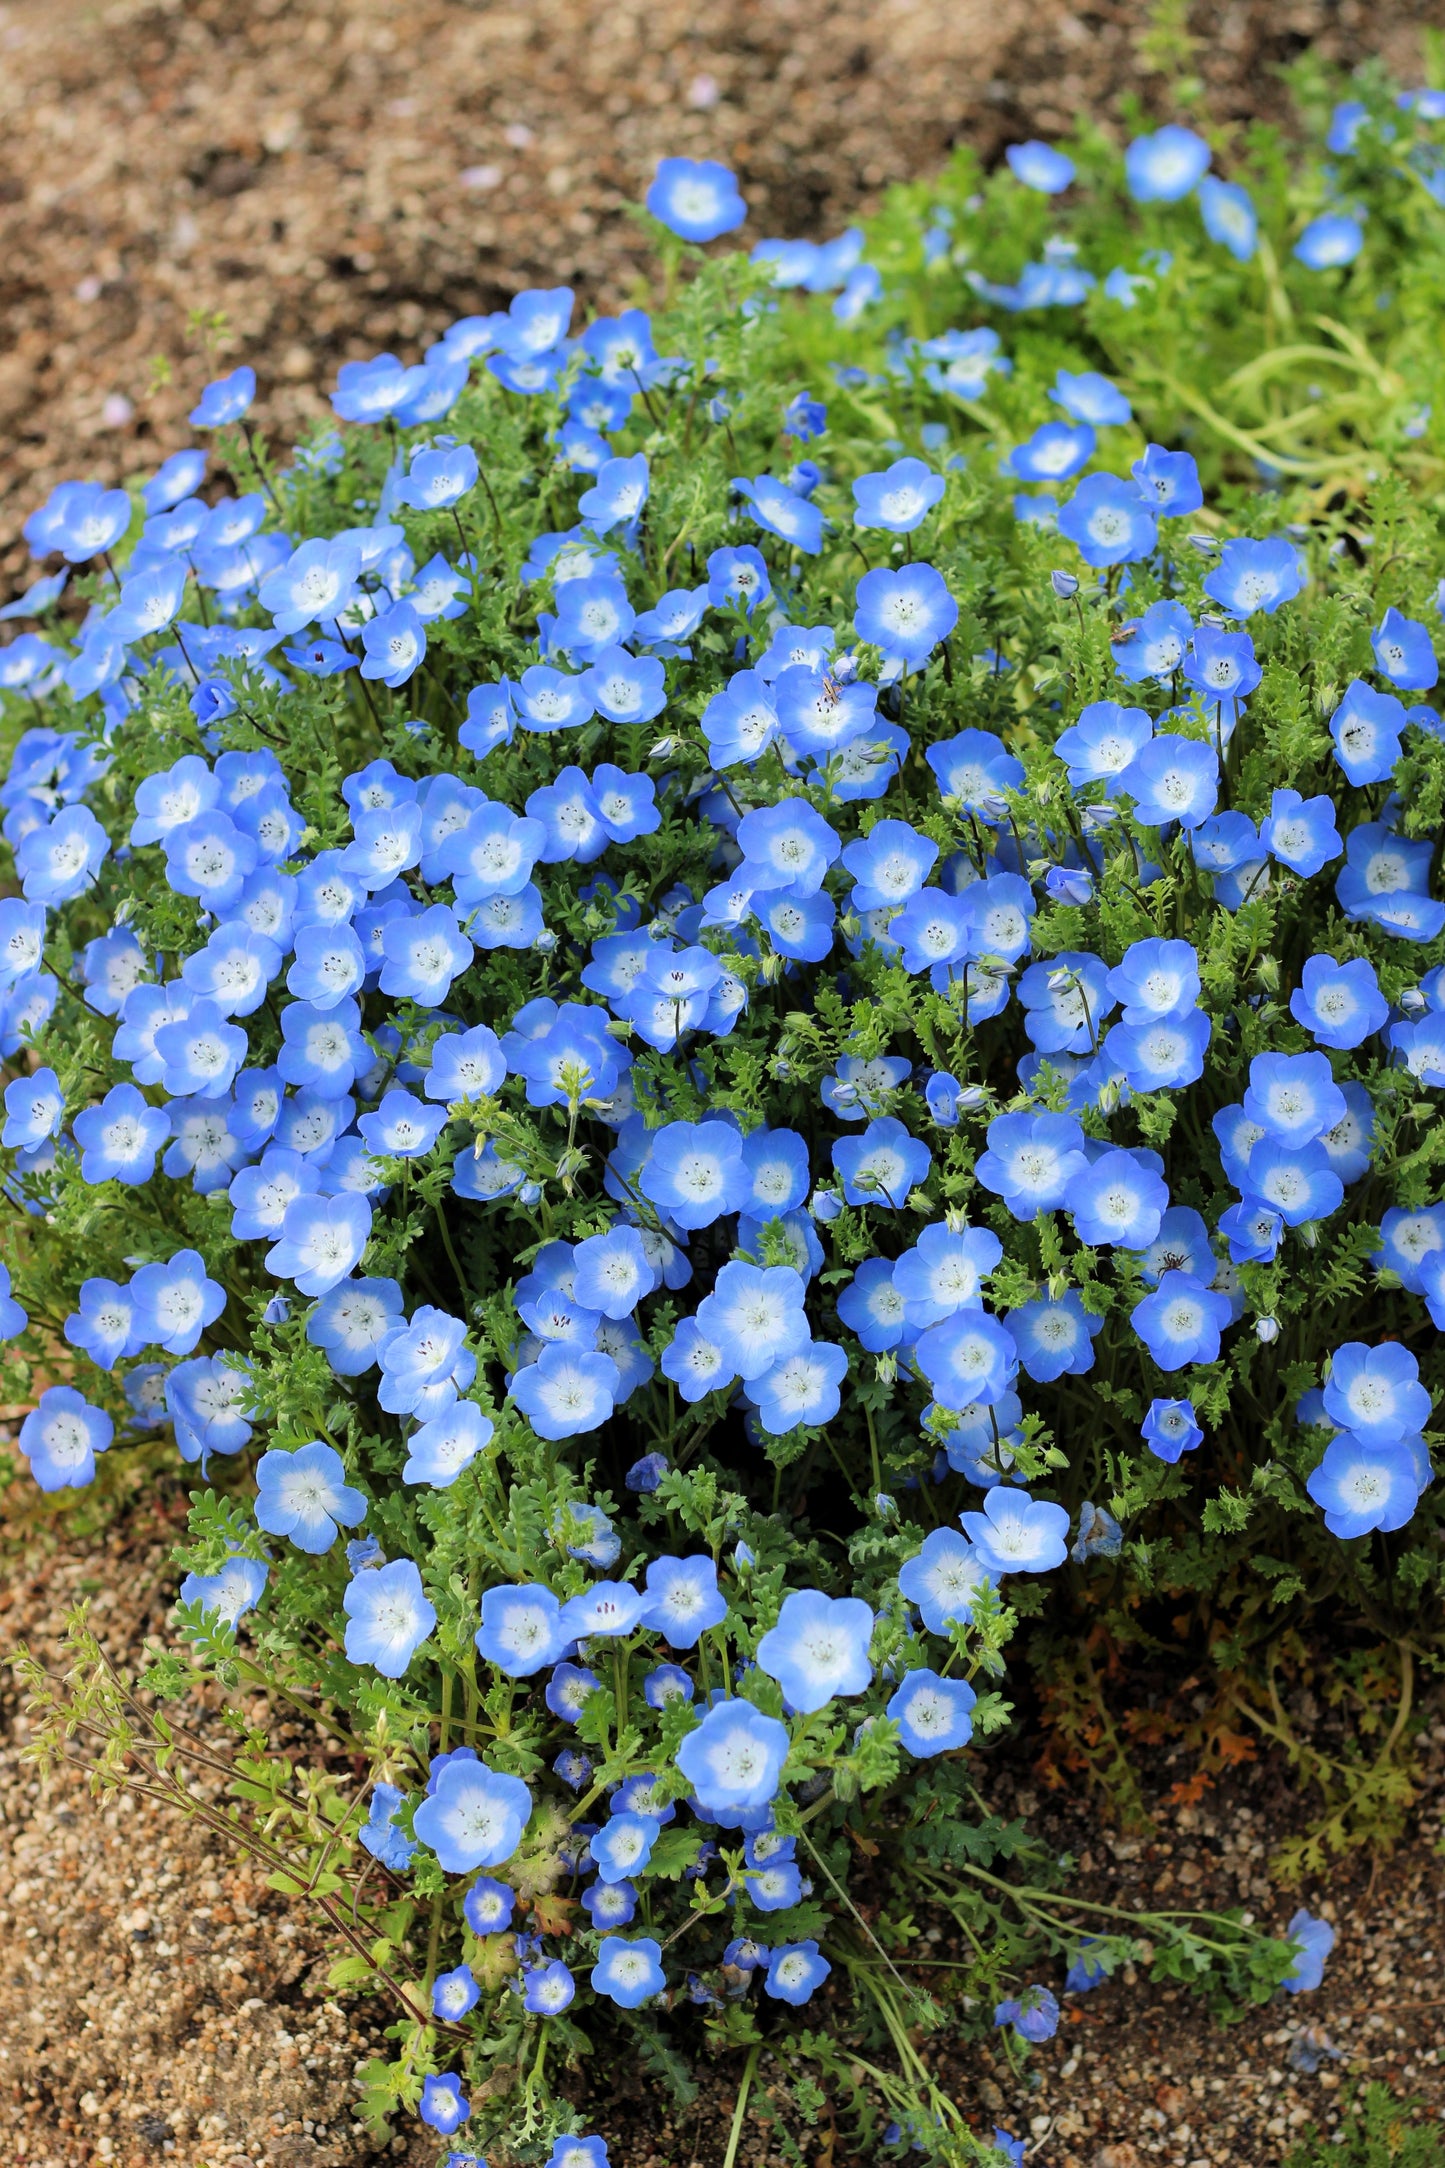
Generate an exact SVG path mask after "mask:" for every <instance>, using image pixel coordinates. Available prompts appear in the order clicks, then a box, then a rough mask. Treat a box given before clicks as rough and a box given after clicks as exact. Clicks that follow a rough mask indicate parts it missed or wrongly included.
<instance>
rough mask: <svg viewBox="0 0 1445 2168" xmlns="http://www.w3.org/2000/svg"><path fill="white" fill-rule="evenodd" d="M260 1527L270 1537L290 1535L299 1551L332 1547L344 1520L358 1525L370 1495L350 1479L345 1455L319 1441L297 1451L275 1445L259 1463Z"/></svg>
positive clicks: (258, 1502)
mask: <svg viewBox="0 0 1445 2168" xmlns="http://www.w3.org/2000/svg"><path fill="white" fill-rule="evenodd" d="M256 1483H257V1488H258V1493H259V1495H258V1497H257V1500H256V1525H257V1526H258V1527H259V1528H264V1529H265V1530H266V1533H267V1534H268V1535H272V1536H289V1537H290V1539H291V1541H292V1542H293V1543H294V1544H295V1546H296V1548H297V1550H298V1551H310V1552H312V1553H319V1552H321V1551H329V1550H330V1548H331V1546H332V1544H333V1543H334V1542H335V1541H336V1532H337V1526H338V1523H339V1524H340V1526H341V1527H343V1528H354V1527H355V1526H356V1524H357V1522H358V1521H359V1520H362V1519H363V1518H364V1517H365V1514H366V1499H365V1497H364V1496H363V1494H362V1493H361V1492H360V1491H359V1490H353V1489H352V1488H351V1487H350V1486H349V1485H348V1484H347V1482H346V1469H345V1464H344V1463H343V1461H342V1458H341V1455H340V1454H339V1453H338V1452H337V1451H336V1450H335V1448H334V1447H333V1446H329V1445H323V1444H321V1443H320V1442H319V1441H317V1442H315V1443H313V1444H311V1445H303V1446H300V1447H298V1448H297V1450H296V1451H295V1452H279V1451H276V1450H275V1449H273V1450H272V1451H270V1452H269V1453H263V1454H262V1455H261V1458H260V1460H259V1461H258V1462H257V1464H256Z"/></svg>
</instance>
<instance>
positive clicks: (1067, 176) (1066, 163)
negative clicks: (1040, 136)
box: [1004, 141, 1076, 196]
mask: <svg viewBox="0 0 1445 2168" xmlns="http://www.w3.org/2000/svg"><path fill="white" fill-rule="evenodd" d="M1004 157H1005V158H1006V159H1007V160H1008V164H1009V170H1010V172H1011V173H1012V174H1013V176H1014V178H1015V180H1018V181H1021V182H1022V183H1023V185H1024V187H1025V188H1035V189H1037V190H1038V192H1039V194H1040V195H1043V196H1057V195H1060V194H1062V192H1063V190H1064V189H1066V188H1067V187H1068V185H1069V183H1070V182H1071V181H1072V180H1073V178H1074V173H1075V170H1076V169H1075V166H1074V161H1073V159H1072V158H1066V157H1065V155H1064V153H1063V152H1062V151H1060V150H1056V149H1055V148H1054V146H1053V145H1052V144H1051V143H1039V142H1032V141H1031V142H1028V143H1011V144H1010V145H1009V147H1008V149H1007V150H1006V151H1005V152H1004Z"/></svg>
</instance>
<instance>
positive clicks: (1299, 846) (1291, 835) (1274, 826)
mask: <svg viewBox="0 0 1445 2168" xmlns="http://www.w3.org/2000/svg"><path fill="white" fill-rule="evenodd" d="M1334 814H1335V809H1334V802H1333V800H1331V799H1329V798H1326V797H1315V798H1302V797H1301V796H1300V794H1299V792H1298V791H1297V790H1277V791H1275V793H1274V794H1273V797H1272V799H1271V801H1270V810H1269V818H1268V820H1266V821H1265V822H1264V823H1263V824H1262V826H1261V828H1260V840H1261V842H1262V843H1263V844H1264V847H1265V849H1266V850H1267V851H1268V852H1269V853H1270V855H1271V856H1272V857H1274V858H1277V859H1278V860H1279V862H1280V864H1281V865H1284V866H1288V867H1289V868H1290V870H1291V872H1293V873H1297V874H1299V876H1300V878H1301V879H1302V880H1308V879H1309V878H1310V876H1311V875H1312V874H1315V873H1318V872H1319V870H1320V868H1321V867H1322V866H1325V865H1328V864H1329V862H1330V860H1331V859H1332V858H1339V857H1340V856H1341V855H1342V854H1343V851H1344V844H1343V842H1342V841H1341V839H1340V834H1339V831H1338V829H1337V828H1336V827H1335V819H1334Z"/></svg>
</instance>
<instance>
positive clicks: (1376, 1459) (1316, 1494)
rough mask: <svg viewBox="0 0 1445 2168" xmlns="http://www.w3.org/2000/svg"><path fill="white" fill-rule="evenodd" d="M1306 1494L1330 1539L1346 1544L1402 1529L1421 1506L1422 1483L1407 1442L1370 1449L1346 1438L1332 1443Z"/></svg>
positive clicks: (1392, 1442) (1309, 1481)
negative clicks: (1317, 1509) (1378, 1532)
mask: <svg viewBox="0 0 1445 2168" xmlns="http://www.w3.org/2000/svg"><path fill="white" fill-rule="evenodd" d="M1305 1489H1306V1490H1307V1491H1308V1492H1309V1494H1310V1496H1311V1498H1313V1500H1314V1502H1315V1504H1316V1505H1317V1506H1319V1507H1320V1508H1321V1510H1322V1511H1323V1513H1324V1517H1325V1526H1326V1528H1327V1529H1328V1530H1329V1532H1330V1534H1331V1535H1332V1536H1338V1537H1339V1538H1340V1539H1341V1541H1343V1542H1350V1541H1352V1540H1353V1539H1354V1538H1355V1537H1356V1536H1364V1535H1368V1534H1369V1533H1370V1531H1371V1530H1372V1529H1376V1528H1381V1529H1384V1530H1385V1531H1386V1532H1387V1533H1388V1532H1390V1531H1392V1530H1394V1529H1396V1528H1403V1527H1404V1526H1405V1523H1406V1522H1407V1521H1408V1520H1409V1519H1410V1517H1411V1515H1412V1514H1413V1513H1414V1511H1415V1507H1416V1505H1417V1504H1418V1502H1419V1496H1420V1478H1419V1473H1418V1468H1417V1464H1416V1460H1415V1456H1414V1453H1413V1452H1412V1451H1411V1449H1410V1445H1409V1443H1408V1441H1406V1440H1402V1439H1395V1440H1392V1441H1391V1442H1390V1443H1388V1444H1378V1445H1369V1444H1366V1443H1365V1442H1364V1440H1362V1439H1360V1438H1357V1437H1354V1436H1352V1435H1351V1434H1350V1433H1349V1432H1345V1433H1343V1434H1342V1435H1341V1436H1339V1437H1336V1438H1332V1439H1331V1440H1330V1443H1329V1444H1328V1445H1327V1446H1326V1448H1325V1455H1324V1459H1323V1460H1322V1461H1321V1462H1320V1464H1319V1466H1318V1467H1317V1468H1316V1469H1315V1470H1314V1473H1313V1474H1312V1475H1311V1476H1310V1477H1309V1478H1308V1480H1307V1482H1306V1484H1305Z"/></svg>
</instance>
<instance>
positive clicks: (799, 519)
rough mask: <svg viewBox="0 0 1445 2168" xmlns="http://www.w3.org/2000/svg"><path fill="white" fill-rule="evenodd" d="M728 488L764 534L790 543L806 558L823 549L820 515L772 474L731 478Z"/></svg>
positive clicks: (821, 517)
mask: <svg viewBox="0 0 1445 2168" xmlns="http://www.w3.org/2000/svg"><path fill="white" fill-rule="evenodd" d="M732 486H733V488H734V489H735V490H736V491H737V492H738V494H739V495H740V496H741V497H742V498H743V499H744V501H745V502H746V504H747V506H748V509H749V515H750V517H751V518H752V519H753V520H754V521H755V522H756V524H757V525H758V526H759V527H761V528H762V530H763V532H764V534H774V535H777V537H778V538H779V540H780V541H783V542H788V543H791V544H792V546H793V548H794V549H798V550H802V551H803V552H804V553H805V554H806V555H808V556H810V557H812V556H816V555H817V553H818V551H819V550H820V549H821V548H822V547H823V514H822V512H821V511H820V510H819V508H818V506H817V505H815V504H810V503H809V502H808V499H807V498H806V497H800V496H799V495H798V493H797V492H796V490H792V489H789V487H788V485H787V483H786V482H780V481H779V480H778V478H777V477H776V475H772V474H756V475H751V476H749V475H735V476H734V477H733V484H732Z"/></svg>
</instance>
